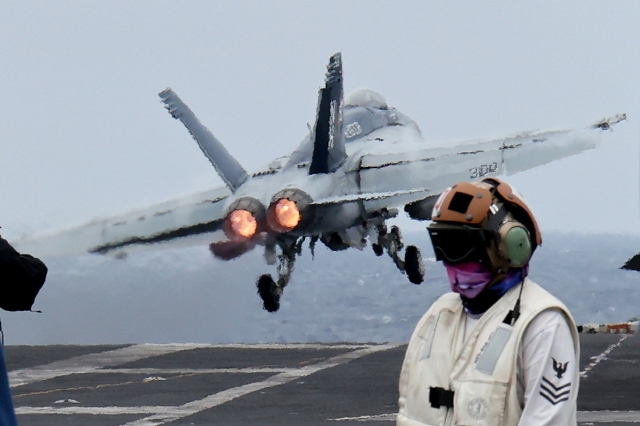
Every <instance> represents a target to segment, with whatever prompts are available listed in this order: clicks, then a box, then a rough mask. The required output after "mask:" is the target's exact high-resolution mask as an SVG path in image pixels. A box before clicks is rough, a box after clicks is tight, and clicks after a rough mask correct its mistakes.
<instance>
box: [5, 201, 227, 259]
mask: <svg viewBox="0 0 640 426" xmlns="http://www.w3.org/2000/svg"><path fill="white" fill-rule="evenodd" d="M230 193H231V192H230V190H229V189H227V188H217V189H213V190H209V191H205V192H200V193H197V194H193V195H189V196H185V197H182V198H179V199H175V200H172V201H168V202H164V203H161V204H156V205H154V206H151V207H148V208H144V209H140V210H135V211H132V212H130V213H126V214H123V215H120V216H116V217H113V218H109V219H98V220H94V221H91V222H89V223H87V224H85V225H81V226H78V227H75V228H72V229H68V230H64V231H60V232H58V233H55V234H52V235H48V236H42V237H35V238H31V239H22V240H16V241H12V242H11V244H12V245H13V246H14V247H15V248H16V249H17V250H18V251H20V252H25V253H30V254H33V255H34V256H38V257H45V258H46V257H60V256H72V255H78V254H82V253H99V254H107V253H110V254H115V255H119V254H122V253H128V252H129V251H131V250H134V249H135V250H140V249H144V248H149V247H157V246H159V245H167V244H172V245H174V246H178V245H181V246H185V245H195V244H200V243H202V242H203V240H204V241H206V242H208V243H211V242H213V241H218V240H223V239H224V238H225V237H224V233H223V232H222V223H223V220H224V216H223V215H224V200H225V199H226V198H227V197H228V196H229V195H230Z"/></svg>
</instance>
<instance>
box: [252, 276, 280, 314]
mask: <svg viewBox="0 0 640 426" xmlns="http://www.w3.org/2000/svg"><path fill="white" fill-rule="evenodd" d="M256 285H257V286H258V294H259V295H260V298H261V299H262V303H263V306H264V309H265V310H266V311H267V312H276V311H277V310H278V309H280V294H278V286H277V285H276V283H275V281H273V278H271V275H270V274H264V275H260V278H258V282H257V283H256Z"/></svg>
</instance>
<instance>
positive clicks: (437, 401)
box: [429, 386, 455, 408]
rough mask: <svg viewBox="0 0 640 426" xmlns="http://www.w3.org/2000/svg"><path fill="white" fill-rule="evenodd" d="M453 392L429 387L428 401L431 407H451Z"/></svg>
mask: <svg viewBox="0 0 640 426" xmlns="http://www.w3.org/2000/svg"><path fill="white" fill-rule="evenodd" d="M454 394H455V392H454V391H451V390H446V389H444V388H439V387H436V388H434V387H433V386H431V387H429V402H430V403H431V406H432V407H433V408H440V407H447V408H453V396H454Z"/></svg>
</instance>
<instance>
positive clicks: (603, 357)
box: [580, 334, 629, 378]
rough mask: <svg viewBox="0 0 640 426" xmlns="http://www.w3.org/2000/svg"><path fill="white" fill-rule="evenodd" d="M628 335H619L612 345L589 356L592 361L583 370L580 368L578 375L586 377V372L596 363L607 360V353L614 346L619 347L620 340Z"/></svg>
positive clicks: (622, 340) (623, 339)
mask: <svg viewBox="0 0 640 426" xmlns="http://www.w3.org/2000/svg"><path fill="white" fill-rule="evenodd" d="M628 336H629V335H628V334H623V335H622V337H620V340H619V341H618V342H617V343H614V344H612V345H610V346H609V347H608V348H607V349H605V351H604V352H602V353H601V354H600V355H597V356H594V357H591V359H592V360H593V362H592V363H591V364H589V365H587V366H586V367H585V368H584V370H582V371H581V372H580V377H581V378H582V377H588V374H587V373H588V372H589V371H591V370H593V369H594V368H595V366H596V365H598V364H600V362H602V361H605V360H607V359H608V358H607V355H609V354H610V353H611V351H612V350H614V349H615V348H617V347H619V346H620V345H621V344H622V342H624V341H625V340H626V339H627V337H628Z"/></svg>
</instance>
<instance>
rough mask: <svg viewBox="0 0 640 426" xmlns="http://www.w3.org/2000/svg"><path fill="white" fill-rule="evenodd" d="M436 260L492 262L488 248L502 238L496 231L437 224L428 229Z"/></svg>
mask: <svg viewBox="0 0 640 426" xmlns="http://www.w3.org/2000/svg"><path fill="white" fill-rule="evenodd" d="M427 230H428V231H429V236H430V237H431V243H432V244H433V251H434V253H435V255H436V260H438V261H440V260H444V261H446V262H447V263H451V264H455V263H462V262H469V261H473V260H485V261H490V259H489V258H488V255H487V247H489V245H490V244H491V242H493V241H497V239H498V238H499V237H500V236H499V234H498V233H497V232H496V231H491V230H488V229H484V228H474V227H470V226H464V225H463V226H450V225H443V224H437V225H432V226H430V227H428V228H427Z"/></svg>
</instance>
